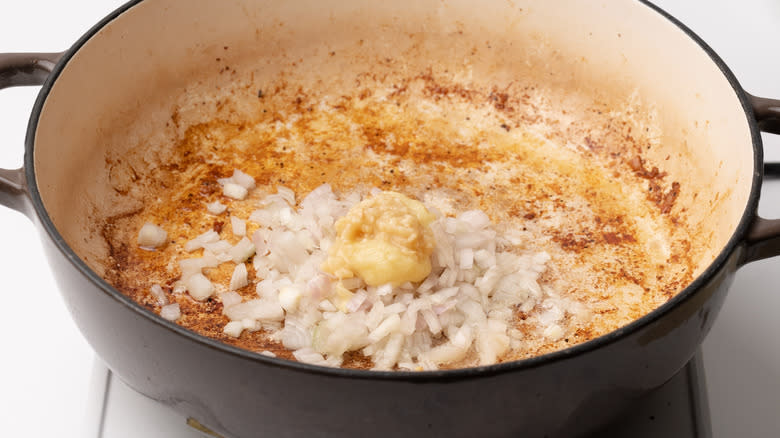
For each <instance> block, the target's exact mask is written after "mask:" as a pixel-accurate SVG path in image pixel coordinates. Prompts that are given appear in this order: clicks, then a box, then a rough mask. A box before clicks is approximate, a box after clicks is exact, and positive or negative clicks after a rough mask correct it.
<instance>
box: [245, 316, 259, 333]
mask: <svg viewBox="0 0 780 438" xmlns="http://www.w3.org/2000/svg"><path fill="white" fill-rule="evenodd" d="M241 325H242V326H243V327H244V330H248V331H250V332H256V331H258V330H260V327H262V325H261V324H260V321H257V320H254V319H252V318H244V319H242V320H241Z"/></svg>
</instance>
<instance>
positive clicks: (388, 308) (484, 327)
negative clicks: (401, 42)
mask: <svg viewBox="0 0 780 438" xmlns="http://www.w3.org/2000/svg"><path fill="white" fill-rule="evenodd" d="M219 183H220V184H221V185H222V187H223V191H224V194H225V196H228V197H230V198H234V199H244V198H245V197H246V196H247V194H248V191H249V190H251V189H253V188H254V187H255V183H254V180H251V177H249V176H248V175H247V174H245V173H243V172H241V171H238V170H236V171H235V172H234V174H233V176H232V177H230V178H225V179H220V180H219ZM236 187H238V188H240V189H241V190H239V189H236ZM360 200H361V196H360V195H359V194H356V193H352V194H348V195H346V196H343V197H341V198H339V197H337V196H336V195H335V194H334V193H333V191H332V190H331V187H330V186H329V185H328V184H324V185H322V186H320V187H318V188H316V189H315V190H313V191H312V192H311V193H309V194H308V195H307V196H306V197H305V198H304V199H303V200H301V201H300V203H298V204H296V199H295V193H294V192H293V191H292V190H289V189H287V188H285V187H279V188H278V190H277V193H275V194H270V195H267V196H266V197H265V198H263V199H262V200H261V201H259V204H258V207H259V208H258V209H256V210H255V211H253V212H252V214H251V215H250V216H249V218H248V220H244V219H241V218H238V217H235V216H231V218H230V220H231V224H232V234H233V239H236V238H240V240H238V241H237V242H236V243H235V244H232V243H230V242H229V241H228V240H226V238H225V236H221V235H220V233H217V232H216V231H213V230H210V231H207V232H205V233H203V234H201V235H199V236H197V237H195V238H194V239H192V240H190V241H189V242H187V243H186V244H185V246H184V250H185V251H188V252H195V251H200V250H202V254H201V255H200V256H198V257H193V258H189V259H183V260H180V261H179V267H180V269H181V273H182V276H181V280H180V281H179V282H178V283H177V284H175V285H174V292H177V291H179V292H180V291H182V290H184V289H186V291H187V292H188V293H189V295H190V296H191V297H192V298H194V299H196V300H199V301H202V300H205V299H207V298H209V297H211V296H214V295H215V294H216V293H217V291H221V293H219V294H218V297H219V299H220V300H221V301H222V303H223V312H224V314H225V315H226V316H227V317H228V318H229V319H230V322H229V323H228V324H227V325H226V326H225V327H224V333H226V334H227V335H229V336H233V337H239V336H241V334H242V333H243V332H244V331H245V330H247V331H256V330H260V329H264V330H266V331H267V332H269V333H270V336H271V339H273V340H276V341H278V342H280V343H281V344H282V345H283V346H284V347H285V348H287V349H290V350H292V352H293V355H294V357H295V358H296V359H297V360H298V361H301V362H307V363H312V364H317V365H326V366H340V365H341V363H342V361H343V357H344V354H345V353H347V352H350V351H360V352H362V354H363V355H365V356H367V357H370V358H371V360H372V361H373V364H374V369H379V370H389V369H396V368H397V369H406V370H435V369H438V368H440V367H442V366H452V365H456V364H460V363H464V361H465V362H467V363H469V364H479V365H488V364H493V363H496V362H497V361H499V360H500V359H501V358H502V356H503V355H505V354H506V353H507V352H508V351H509V350H510V348H511V346H512V345H513V343H515V342H517V338H518V337H519V336H521V335H520V334H519V331H518V330H513V329H512V327H511V323H512V320H513V318H514V311H515V309H519V310H520V311H522V312H529V311H531V310H532V309H534V308H535V307H537V306H540V307H542V308H546V309H547V312H546V313H545V314H543V315H542V316H545V315H546V318H547V319H546V320H545V322H546V324H545V326H544V327H542V328H541V330H543V331H544V334H545V335H546V336H548V337H549V338H552V339H554V338H557V337H560V336H561V335H562V329H561V327H560V326H558V325H557V323H558V322H560V320H561V319H562V318H563V316H564V312H563V311H562V310H561V306H559V305H556V303H555V297H556V296H555V294H554V293H552V292H551V291H547V290H544V291H543V289H542V287H540V285H539V283H538V280H539V276H540V274H541V273H542V272H543V271H544V270H545V267H546V263H547V262H548V260H549V256H548V255H547V253H545V252H536V253H534V252H529V251H524V250H523V248H520V247H519V246H518V244H519V240H518V239H516V238H513V236H511V235H508V236H503V235H499V234H498V233H497V232H496V230H495V229H494V227H493V225H492V224H491V222H490V219H489V218H488V216H487V215H486V214H485V213H483V212H481V211H476V210H475V211H466V212H463V213H461V214H460V215H458V216H457V217H443V216H442V215H440V214H438V213H437V212H436V211H435V209H433V208H430V210H431V211H432V212H434V214H436V216H437V219H436V220H435V221H434V222H433V223H432V224H431V229H432V231H433V234H434V238H435V249H434V252H433V254H432V256H431V264H432V271H431V273H430V275H429V276H428V277H427V278H425V279H424V280H423V281H422V282H420V283H418V284H412V283H408V282H407V283H405V284H401V285H400V286H397V287H393V286H391V285H390V284H386V285H382V286H378V287H373V286H367V285H366V284H365V283H364V282H363V281H362V280H361V279H360V278H349V279H342V280H338V279H335V278H333V277H331V276H329V275H327V274H325V273H323V272H322V271H321V270H320V267H321V265H322V264H323V262H324V261H325V259H326V258H327V255H328V249H329V248H330V246H331V244H332V243H333V241H334V239H335V231H334V227H333V225H334V223H335V221H336V220H337V219H338V218H340V217H342V216H343V215H345V214H346V213H347V211H348V210H349V208H350V207H351V206H352V205H354V204H356V203H357V202H359V201H360ZM245 202H249V201H245ZM252 202H255V201H252ZM207 209H208V211H209V212H210V213H212V214H219V213H221V212H222V211H224V209H222V208H221V204H219V205H216V203H212V204H208V206H207ZM247 222H249V223H251V224H253V227H252V229H255V228H256V231H254V233H252V235H251V236H249V237H248V236H246V233H247ZM257 227H259V228H257ZM163 240H164V239H163ZM156 241H157V240H155V242H156ZM234 241H235V240H234ZM145 242H146V241H145ZM147 243H148V242H147ZM139 244H140V235H139ZM252 256H254V257H253V259H252V263H251V268H252V269H254V271H255V275H254V278H255V279H256V280H254V287H255V291H256V297H253V298H250V299H246V300H245V299H244V298H242V296H241V295H239V294H238V293H236V292H234V291H236V290H239V289H241V288H244V287H246V286H248V285H249V280H248V278H249V275H248V270H247V265H246V264H245V262H246V261H247V260H249V258H250V257H252ZM223 263H233V264H235V268H234V270H233V275H232V277H231V279H230V283H229V284H228V285H218V287H215V285H214V284H213V283H212V282H211V281H210V280H209V278H208V269H209V268H215V267H217V266H219V265H221V264H223ZM155 295H156V294H155ZM545 306H546V307H545ZM166 308H167V309H168V310H166V311H165V315H163V316H164V317H166V318H168V319H171V318H172V317H173V315H176V318H178V307H177V308H176V312H174V310H173V309H172V308H171V307H170V305H169V306H166Z"/></svg>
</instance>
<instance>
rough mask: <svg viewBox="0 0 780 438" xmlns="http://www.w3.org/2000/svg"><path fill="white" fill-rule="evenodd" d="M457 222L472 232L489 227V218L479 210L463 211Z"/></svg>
mask: <svg viewBox="0 0 780 438" xmlns="http://www.w3.org/2000/svg"><path fill="white" fill-rule="evenodd" d="M458 221H459V222H461V223H464V224H466V225H468V226H469V227H470V229H471V230H472V231H477V230H480V229H482V228H485V227H487V226H488V225H490V218H489V217H488V215H487V214H485V212H483V211H481V210H469V211H464V212H463V213H461V214H459V215H458Z"/></svg>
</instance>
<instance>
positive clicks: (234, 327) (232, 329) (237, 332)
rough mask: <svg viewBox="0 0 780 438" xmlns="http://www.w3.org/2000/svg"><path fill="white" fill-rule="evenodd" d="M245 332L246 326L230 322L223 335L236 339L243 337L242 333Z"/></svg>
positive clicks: (239, 322)
mask: <svg viewBox="0 0 780 438" xmlns="http://www.w3.org/2000/svg"><path fill="white" fill-rule="evenodd" d="M243 331H244V324H242V323H241V321H230V322H229V323H227V324H225V328H224V329H222V332H223V333H225V334H226V335H228V336H232V337H234V338H237V337H239V336H241V332H243Z"/></svg>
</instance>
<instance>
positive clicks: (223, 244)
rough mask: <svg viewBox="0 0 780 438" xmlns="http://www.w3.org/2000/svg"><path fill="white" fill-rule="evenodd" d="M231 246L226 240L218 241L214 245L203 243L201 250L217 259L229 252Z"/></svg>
mask: <svg viewBox="0 0 780 438" xmlns="http://www.w3.org/2000/svg"><path fill="white" fill-rule="evenodd" d="M232 246H233V245H231V244H230V242H228V241H227V240H218V241H216V242H214V243H204V244H203V249H205V250H206V251H210V252H213V253H214V254H215V255H216V257H217V259H219V258H220V256H221V255H223V254H225V253H226V252H227V251H229V250H230V248H231V247H232ZM228 260H229V259H228Z"/></svg>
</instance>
